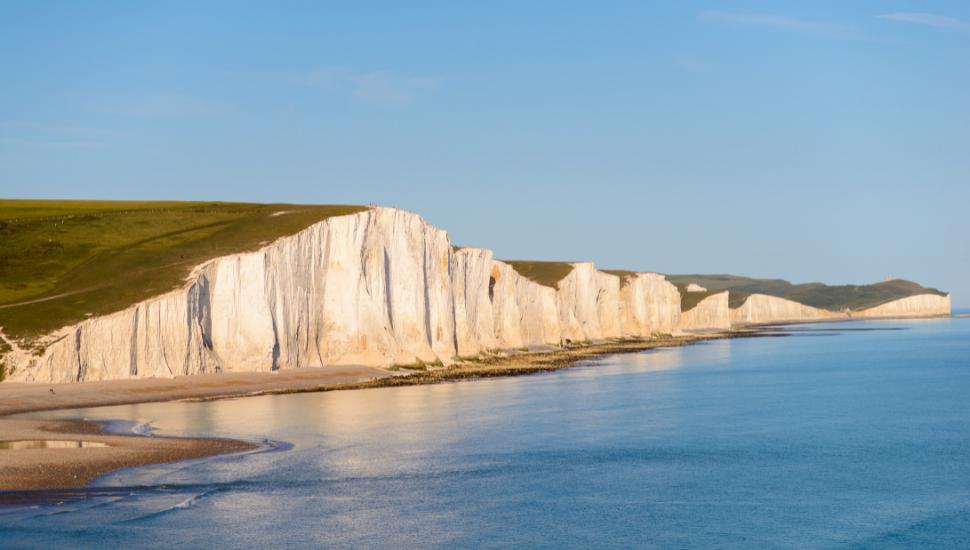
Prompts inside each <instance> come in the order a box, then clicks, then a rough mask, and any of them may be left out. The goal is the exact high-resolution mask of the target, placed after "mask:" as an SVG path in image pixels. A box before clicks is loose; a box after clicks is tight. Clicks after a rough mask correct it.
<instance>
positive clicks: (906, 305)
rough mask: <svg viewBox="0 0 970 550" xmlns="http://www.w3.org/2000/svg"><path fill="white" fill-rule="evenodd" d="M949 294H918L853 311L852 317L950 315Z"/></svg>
mask: <svg viewBox="0 0 970 550" xmlns="http://www.w3.org/2000/svg"><path fill="white" fill-rule="evenodd" d="M950 311H951V309H950V295H949V294H947V295H946V296H937V295H935V294H920V295H919V296H909V297H908V298H901V299H899V300H894V301H892V302H889V303H888V304H883V305H881V306H876V307H873V308H869V309H866V310H863V311H853V312H852V316H853V317H925V316H928V315H950Z"/></svg>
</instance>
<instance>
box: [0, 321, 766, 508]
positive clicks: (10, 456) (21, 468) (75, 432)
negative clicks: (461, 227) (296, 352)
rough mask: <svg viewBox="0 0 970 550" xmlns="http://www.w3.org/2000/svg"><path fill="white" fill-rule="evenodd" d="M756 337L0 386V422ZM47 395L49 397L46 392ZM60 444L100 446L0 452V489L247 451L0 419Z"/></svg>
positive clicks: (526, 368)
mask: <svg viewBox="0 0 970 550" xmlns="http://www.w3.org/2000/svg"><path fill="white" fill-rule="evenodd" d="M767 335H768V334H764V333H760V332H743V333H730V334H725V333H720V334H704V335H686V336H682V337H673V338H665V339H656V340H640V341H622V342H603V343H598V344H594V345H584V346H574V347H571V348H569V349H558V348H549V347H545V348H544V349H542V351H539V350H535V351H537V352H536V353H518V352H515V351H506V352H502V353H497V354H493V355H487V354H486V355H485V356H483V357H482V358H481V359H480V360H477V361H466V362H464V363H459V364H456V365H452V366H449V367H441V368H434V367H429V368H427V369H426V370H406V369H400V370H399V371H397V372H390V371H387V370H383V369H377V368H371V367H363V366H346V367H331V368H327V369H312V368H311V369H300V370H294V371H278V372H277V373H275V374H274V373H223V374H207V375H198V376H186V377H179V378H175V379H135V380H110V381H103V382H80V383H73V384H39V383H4V384H0V416H4V415H11V414H16V413H21V412H29V411H44V410H54V409H71V408H88V407H103V406H110V405H123V404H131V403H148V402H159V401H176V400H185V399H192V400H196V399H197V400H207V399H225V398H238V397H246V396H250V395H266V394H285V393H297V392H300V393H302V392H321V391H338V390H352V389H360V388H377V387H391V386H403V385H416V384H435V383H441V382H448V381H457V380H468V379H475V378H488V377H498V376H518V375H528V374H534V373H539V372H548V371H552V370H558V369H561V368H566V367H570V366H574V365H575V364H577V363H578V362H580V361H584V360H589V359H595V358H599V357H605V356H609V355H617V354H623V353H638V352H641V351H644V350H648V349H653V348H664V347H677V346H684V345H690V344H692V343H694V342H697V341H702V340H710V339H721V338H737V337H746V336H747V337H756V336H767ZM50 390H54V391H53V393H52V392H51V391H50ZM32 439H40V440H66V441H93V442H100V443H106V444H108V445H109V446H108V447H97V448H59V449H21V450H0V490H7V491H9V490H25V489H63V488H78V487H83V486H84V485H85V484H87V483H88V482H90V481H91V480H93V479H95V478H97V477H98V476H101V475H104V474H106V473H109V472H112V471H115V470H119V469H122V468H129V467H133V466H143V465H148V464H159V463H163V462H173V461H178V460H186V459H190V458H199V457H204V456H212V455H217V454H223V453H231V452H238V451H244V450H249V449H253V448H255V447H256V446H255V445H254V444H252V443H248V442H245V441H232V440H224V439H185V438H167V437H146V436H139V435H134V434H132V435H114V434H107V433H104V432H103V431H102V430H101V424H100V423H98V422H88V421H82V420H71V421H51V420H21V419H15V418H0V441H16V440H32Z"/></svg>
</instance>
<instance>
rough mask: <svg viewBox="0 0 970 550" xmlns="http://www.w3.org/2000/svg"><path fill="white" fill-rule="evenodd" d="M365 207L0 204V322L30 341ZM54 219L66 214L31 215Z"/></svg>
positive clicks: (6, 330)
mask: <svg viewBox="0 0 970 550" xmlns="http://www.w3.org/2000/svg"><path fill="white" fill-rule="evenodd" d="M362 210H365V207H360V206H327V205H324V206H310V205H287V204H244V203H185V202H179V203H176V202H118V201H13V200H0V327H3V331H4V333H5V334H6V335H7V336H8V337H12V338H16V339H26V340H28V341H30V340H32V339H34V338H35V337H37V336H40V335H43V334H45V333H48V332H50V331H52V330H55V329H57V328H60V327H62V326H65V325H69V324H73V323H76V322H78V321H81V320H83V319H85V318H86V317H88V316H89V314H90V315H105V314H108V313H113V312H116V311H121V310H123V309H125V308H127V307H128V306H130V305H132V304H134V303H136V302H139V301H142V300H145V299H148V298H151V297H152V296H155V295H158V294H162V293H165V292H168V291H170V290H173V289H175V288H178V287H180V286H182V285H183V284H184V281H185V278H186V277H187V276H188V274H189V273H190V272H191V270H192V268H193V267H195V266H197V265H199V264H201V263H203V262H205V261H207V260H210V259H212V258H215V257H218V256H224V255H227V254H235V253H239V252H246V251H253V250H257V249H259V248H260V247H261V246H263V245H264V244H267V243H270V242H272V241H274V240H276V239H277V238H279V237H284V236H288V235H293V234H295V233H298V232H299V231H301V230H303V229H305V228H306V227H308V226H310V225H312V224H314V223H316V222H319V221H321V220H324V219H326V218H328V217H330V216H336V215H345V214H351V213H354V212H359V211H362ZM280 212H285V214H279V215H274V214H277V213H280ZM51 216H57V217H58V218H59V219H57V220H52V219H40V220H38V219H32V220H25V219H24V218H38V217H43V218H47V217H51ZM70 216H73V217H70ZM55 221H56V223H55ZM62 222H63V223H62ZM51 298H53V299H51ZM36 300H40V301H36ZM35 301H36V302H35ZM25 302H33V303H29V304H26V303H25ZM16 304H23V305H16ZM5 306H6V307H5Z"/></svg>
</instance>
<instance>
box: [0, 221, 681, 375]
mask: <svg viewBox="0 0 970 550" xmlns="http://www.w3.org/2000/svg"><path fill="white" fill-rule="evenodd" d="M680 321H681V320H680V297H679V293H678V292H677V289H676V287H674V285H672V284H670V283H668V282H666V281H664V279H663V277H662V276H660V275H656V274H637V275H636V276H635V277H633V278H632V280H630V281H629V282H628V284H626V285H625V286H624V287H623V288H622V289H621V288H620V280H619V277H616V276H614V275H609V274H606V273H603V272H600V271H597V270H595V269H594V268H593V265H592V264H576V266H575V269H574V270H573V272H572V273H570V275H569V276H567V277H566V278H565V279H564V280H563V281H561V282H560V285H559V289H558V290H557V289H554V288H550V287H546V286H542V285H539V284H537V283H534V282H532V281H530V280H528V279H526V278H525V277H522V276H521V275H519V274H518V273H517V272H516V271H515V270H514V269H512V267H511V266H510V265H508V264H505V263H503V262H499V261H496V260H494V259H493V258H492V253H491V252H490V251H488V250H482V249H474V248H462V249H457V250H453V249H452V247H451V243H450V242H449V240H448V236H447V234H446V233H445V232H444V231H440V230H438V229H436V228H434V227H432V226H431V225H429V224H428V223H426V222H425V221H424V220H423V219H421V218H420V217H419V216H417V215H414V214H411V213H408V212H402V211H399V210H394V209H385V208H379V209H375V210H370V211H367V212H362V213H359V214H354V215H350V216H343V217H335V218H330V219H328V220H326V221H324V222H321V223H319V224H316V225H314V226H312V227H309V228H307V229H306V230H304V231H302V232H300V233H298V234H297V235H294V236H292V237H288V238H284V239H281V240H279V241H277V242H275V243H273V244H271V245H269V246H267V247H266V248H263V249H262V250H260V251H258V252H253V253H249V254H239V255H234V256H227V257H223V258H219V259H217V260H214V261H211V262H208V263H206V264H204V265H202V266H200V267H199V268H198V269H197V270H196V272H195V273H194V274H193V277H192V278H191V280H190V281H189V282H188V283H187V284H186V287H185V288H183V289H180V290H177V291H173V292H170V293H167V294H164V295H161V296H158V297H156V298H153V299H151V300H148V301H145V302H142V303H139V304H136V305H134V306H132V307H130V308H128V309H126V310H124V311H121V312H118V313H115V314H112V315H107V316H104V317H98V318H93V319H90V320H87V321H84V322H82V323H80V324H78V325H74V326H70V327H65V328H64V329H62V330H61V331H59V332H58V333H57V334H54V335H51V336H50V337H49V338H47V339H46V341H45V343H46V346H47V347H46V350H45V351H44V352H43V353H42V354H41V355H39V356H34V355H31V354H30V353H27V352H22V351H20V350H19V349H16V350H15V352H14V353H11V354H8V356H7V359H8V364H9V363H13V364H12V366H13V367H14V371H13V373H12V375H11V376H10V379H11V380H39V381H51V382H73V381H83V380H107V379H118V378H132V377H152V376H158V377H171V376H176V375H188V374H200V373H210V372H225V371H270V370H275V369H280V368H301V367H317V366H328V365H340V364H363V365H372V366H383V367H386V366H390V365H394V364H410V363H414V362H416V361H419V360H420V361H424V362H433V361H435V360H440V361H442V362H444V363H449V362H451V361H452V360H453V359H454V358H455V357H456V356H469V355H475V354H477V353H479V352H481V351H483V350H486V349H494V348H498V347H502V348H518V347H523V346H528V345H532V344H557V343H559V342H560V341H561V340H562V339H567V338H568V339H591V338H608V337H616V336H634V335H636V336H648V335H649V334H650V333H651V332H654V331H656V332H667V333H679V332H680Z"/></svg>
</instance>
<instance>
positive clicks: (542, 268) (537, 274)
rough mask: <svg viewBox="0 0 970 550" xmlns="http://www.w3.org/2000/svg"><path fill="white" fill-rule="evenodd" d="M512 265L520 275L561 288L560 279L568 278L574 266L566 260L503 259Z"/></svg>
mask: <svg viewBox="0 0 970 550" xmlns="http://www.w3.org/2000/svg"><path fill="white" fill-rule="evenodd" d="M501 261H503V262H505V263H507V264H509V265H511V266H512V269H514V270H515V271H516V272H517V273H518V274H519V275H522V276H523V277H525V278H526V279H529V280H530V281H532V282H534V283H539V284H540V285H542V286H547V287H549V288H557V289H558V288H559V281H561V280H563V279H565V278H566V275H569V274H570V273H572V271H573V266H571V265H569V264H568V263H566V262H524V261H517V260H512V261H509V260H501Z"/></svg>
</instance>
